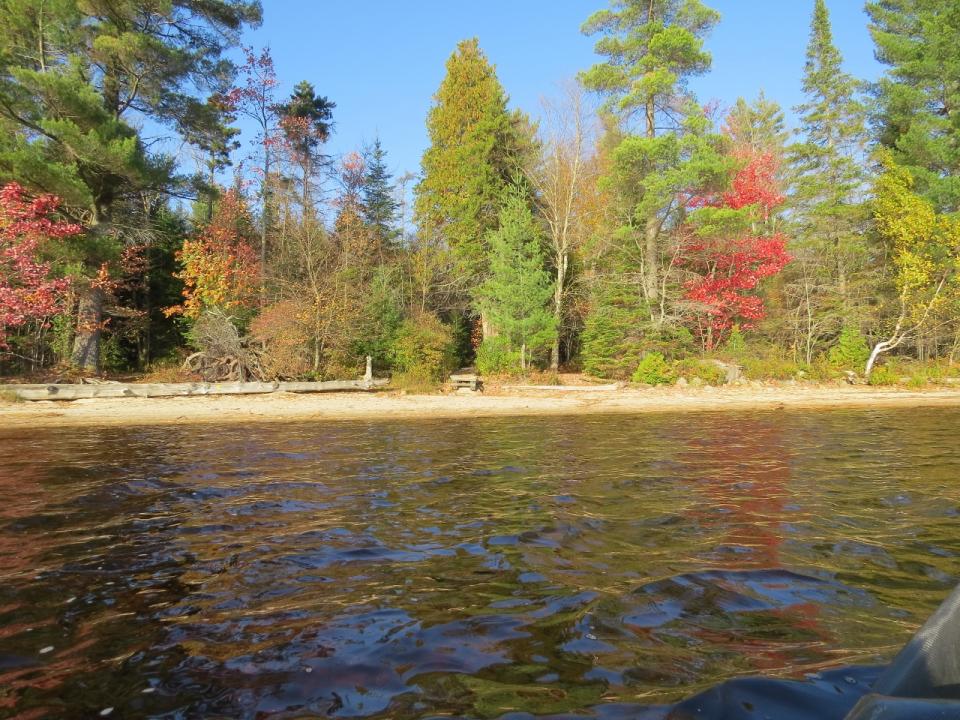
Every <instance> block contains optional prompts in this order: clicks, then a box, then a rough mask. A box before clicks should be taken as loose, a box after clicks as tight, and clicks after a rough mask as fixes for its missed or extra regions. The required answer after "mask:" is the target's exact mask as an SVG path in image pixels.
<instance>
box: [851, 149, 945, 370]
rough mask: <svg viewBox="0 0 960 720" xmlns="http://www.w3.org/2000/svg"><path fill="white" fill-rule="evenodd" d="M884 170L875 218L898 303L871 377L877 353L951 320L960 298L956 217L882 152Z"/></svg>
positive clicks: (876, 193)
mask: <svg viewBox="0 0 960 720" xmlns="http://www.w3.org/2000/svg"><path fill="white" fill-rule="evenodd" d="M881 162H882V165H883V172H882V174H881V175H880V176H879V177H878V179H877V181H876V184H875V186H874V201H873V217H874V221H875V222H876V227H877V232H878V233H879V235H880V237H881V238H882V239H883V241H884V242H885V243H886V244H887V247H888V251H889V253H890V258H891V260H892V262H893V266H894V272H895V276H894V284H895V287H896V290H897V301H898V303H899V305H900V307H899V313H898V316H897V321H896V324H895V326H894V328H893V331H892V332H891V333H890V335H889V336H888V337H887V338H886V339H885V340H881V341H880V342H878V343H877V344H876V345H874V347H873V350H872V352H871V353H870V358H869V359H868V360H867V367H866V376H867V377H869V376H870V373H871V371H872V370H873V367H874V365H875V363H876V361H877V358H878V357H879V356H880V355H881V354H882V353H885V352H888V351H890V350H893V349H895V348H896V347H898V346H899V345H901V344H902V343H903V342H904V341H905V340H908V339H910V338H912V337H915V336H916V334H917V333H918V332H920V331H921V330H923V329H925V328H926V327H927V326H928V325H929V324H930V323H932V322H935V321H936V320H940V319H944V318H945V317H947V318H948V319H949V317H950V312H951V310H952V309H954V308H955V307H956V303H957V300H958V298H960V292H958V291H960V282H958V280H960V275H958V270H960V221H958V219H957V218H955V217H953V216H949V215H944V214H941V213H938V212H937V211H936V209H935V208H934V206H933V204H932V203H931V202H930V201H929V200H927V199H926V198H924V197H922V196H920V195H918V194H917V193H916V192H914V189H913V177H912V176H911V174H910V172H909V171H908V170H907V169H906V168H903V167H900V166H899V165H897V164H896V163H895V162H894V161H893V158H892V156H891V155H890V154H889V153H887V152H884V154H883V155H882V156H881Z"/></svg>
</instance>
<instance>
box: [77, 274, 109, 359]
mask: <svg viewBox="0 0 960 720" xmlns="http://www.w3.org/2000/svg"><path fill="white" fill-rule="evenodd" d="M103 302H104V297H103V290H101V289H100V288H97V287H93V286H87V287H83V288H80V291H79V293H78V309H77V331H76V335H75V336H74V339H73V353H72V355H71V364H72V365H73V366H74V367H75V368H77V369H78V370H83V371H85V372H89V373H97V372H99V371H100V335H101V330H102V324H103Z"/></svg>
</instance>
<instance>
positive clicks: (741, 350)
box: [724, 325, 747, 359]
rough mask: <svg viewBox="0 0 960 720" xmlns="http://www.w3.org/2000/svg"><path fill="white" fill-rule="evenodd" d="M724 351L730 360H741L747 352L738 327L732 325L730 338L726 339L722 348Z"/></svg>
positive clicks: (745, 342)
mask: <svg viewBox="0 0 960 720" xmlns="http://www.w3.org/2000/svg"><path fill="white" fill-rule="evenodd" d="M724 350H725V352H726V354H727V355H729V356H730V357H732V358H737V359H739V358H742V357H743V356H744V355H745V354H746V352H747V341H746V340H745V339H744V337H743V333H742V332H740V326H739V325H734V326H733V330H731V331H730V337H729V338H727V343H726V345H725V346H724Z"/></svg>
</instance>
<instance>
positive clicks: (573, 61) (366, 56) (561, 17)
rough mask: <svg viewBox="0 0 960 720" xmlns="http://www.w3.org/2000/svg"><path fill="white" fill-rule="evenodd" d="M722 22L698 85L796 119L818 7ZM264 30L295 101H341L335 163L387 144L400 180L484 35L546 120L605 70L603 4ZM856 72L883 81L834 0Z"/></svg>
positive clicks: (860, 23) (406, 11) (846, 1)
mask: <svg viewBox="0 0 960 720" xmlns="http://www.w3.org/2000/svg"><path fill="white" fill-rule="evenodd" d="M707 3H708V4H709V5H710V6H711V7H714V8H715V9H717V10H718V11H719V12H720V13H721V15H722V16H723V17H722V20H721V23H720V25H719V26H718V27H717V28H716V29H715V30H714V32H713V33H712V35H711V36H710V38H709V39H708V41H707V46H708V47H709V49H710V51H711V52H712V53H713V60H714V63H713V70H712V71H711V72H710V73H709V74H707V75H706V76H704V77H702V78H698V79H696V80H695V81H694V82H693V84H692V87H693V88H694V90H695V91H696V93H697V95H698V97H699V99H700V101H701V102H703V103H706V102H708V101H711V100H716V101H719V102H720V103H721V106H722V107H726V106H729V105H731V104H732V103H733V102H734V101H735V100H736V98H737V97H738V96H741V95H742V96H745V97H747V98H753V97H755V96H756V94H757V92H758V91H759V90H760V89H761V88H762V89H763V90H764V91H765V93H766V95H767V97H769V98H771V99H774V100H776V101H778V102H780V103H781V104H782V105H783V106H784V107H785V109H787V110H788V117H789V108H790V107H792V106H794V105H796V104H797V103H799V102H801V101H802V94H801V89H800V79H801V75H802V72H803V62H804V50H805V47H806V43H807V39H808V35H809V23H810V13H811V11H812V8H813V0H712V1H711V0H707ZM263 4H264V22H263V25H262V26H261V27H260V28H258V29H257V30H255V31H253V32H249V33H248V34H247V35H246V37H245V38H244V42H245V43H246V44H252V45H254V46H256V47H260V46H263V45H269V46H270V48H271V50H272V51H273V55H274V61H275V64H276V68H277V72H278V75H279V77H280V78H281V81H282V91H283V94H284V95H285V94H286V93H287V92H289V90H290V88H292V86H293V85H294V84H296V82H297V81H299V80H308V81H310V82H312V83H313V84H314V86H315V87H316V89H317V91H318V92H319V93H320V94H323V95H326V96H328V97H329V98H330V99H331V100H333V101H334V102H336V103H337V109H336V111H335V120H336V133H335V135H334V137H333V139H332V140H331V142H330V144H329V150H330V152H332V153H333V154H335V155H338V154H341V153H344V152H348V151H350V150H353V149H357V148H358V147H360V146H361V145H363V144H364V143H366V142H370V141H371V140H373V138H374V137H376V136H378V135H379V137H380V139H381V140H382V142H383V145H384V147H385V149H386V150H387V151H388V153H389V160H390V165H391V167H392V168H393V170H394V171H395V173H396V174H399V173H401V172H403V171H407V170H409V171H413V172H417V171H418V169H419V162H420V156H421V154H422V153H423V150H424V148H425V147H426V144H427V134H426V130H425V126H424V121H425V118H426V114H427V110H428V109H429V107H430V104H431V98H432V95H433V93H434V91H435V90H436V88H437V86H438V85H439V83H440V81H441V79H442V78H443V73H444V63H445V62H446V59H447V57H448V56H449V55H450V53H451V52H452V50H453V48H454V47H455V46H456V44H457V42H458V41H459V40H461V39H463V38H468V37H473V36H477V37H478V38H479V39H480V45H481V47H482V48H483V49H484V51H485V52H486V54H487V56H488V57H489V58H490V60H491V61H492V62H493V63H494V64H495V65H496V67H497V73H498V75H499V77H500V81H501V82H502V83H503V85H504V87H505V88H506V89H507V92H508V93H509V94H510V98H511V105H512V106H513V107H520V108H522V109H524V110H525V111H527V112H529V113H531V114H533V115H536V114H537V112H538V110H539V107H540V99H541V98H542V97H543V96H545V95H546V96H550V95H556V94H557V91H558V87H559V85H560V83H562V82H563V81H564V80H565V79H567V78H571V77H573V76H575V75H576V73H577V72H578V71H579V70H582V69H584V68H587V67H589V66H590V65H591V64H593V63H594V62H596V60H597V57H596V56H595V55H594V54H593V42H594V39H593V38H588V37H585V36H583V35H581V34H580V25H581V23H582V22H583V21H584V20H585V19H586V18H587V17H588V16H589V15H590V14H591V13H592V12H594V11H595V10H598V9H601V8H603V7H605V4H604V0H485V1H484V2H466V1H465V0H445V1H444V0H412V1H408V2H398V1H397V0H354V1H353V2H343V1H342V0H264V3H263ZM828 6H829V8H830V11H831V19H832V21H833V29H834V35H835V40H836V42H837V45H838V46H839V48H840V50H841V52H842V53H843V55H844V60H845V65H846V69H847V70H848V71H849V72H851V73H853V74H854V75H855V76H857V77H859V78H862V79H867V80H872V79H875V78H876V77H877V76H879V74H880V73H881V72H882V68H881V66H880V65H878V64H877V63H876V61H875V60H874V58H873V46H872V43H871V41H870V36H869V33H868V32H867V28H866V24H867V20H866V16H865V15H864V13H863V9H862V8H863V3H862V2H861V0H828Z"/></svg>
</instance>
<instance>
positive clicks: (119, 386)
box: [0, 378, 389, 400]
mask: <svg viewBox="0 0 960 720" xmlns="http://www.w3.org/2000/svg"><path fill="white" fill-rule="evenodd" d="M388 382H389V380H384V379H379V378H377V379H374V378H370V379H369V380H368V379H363V380H332V381H328V382H223V383H206V382H199V383H109V384H104V385H2V386H0V390H4V391H6V392H7V393H10V394H12V395H14V396H16V398H17V399H19V400H84V399H87V398H123V397H143V398H160V397H192V396H197V395H261V394H264V393H273V392H292V393H316V392H344V391H351V390H375V389H376V388H379V387H383V386H384V385H386V384H387V383H388Z"/></svg>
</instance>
